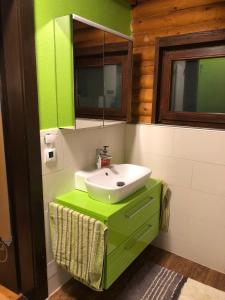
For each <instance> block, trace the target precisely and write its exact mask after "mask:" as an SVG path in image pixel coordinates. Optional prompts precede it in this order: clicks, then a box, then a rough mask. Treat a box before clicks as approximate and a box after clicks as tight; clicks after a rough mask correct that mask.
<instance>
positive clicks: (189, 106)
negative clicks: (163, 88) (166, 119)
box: [170, 57, 225, 113]
mask: <svg viewBox="0 0 225 300" xmlns="http://www.w3.org/2000/svg"><path fill="white" fill-rule="evenodd" d="M224 78H225V57H211V58H201V59H190V60H175V61H173V64H172V87H171V101H170V103H171V104H170V111H175V112H201V113H225V101H224V99H225V80H224Z"/></svg>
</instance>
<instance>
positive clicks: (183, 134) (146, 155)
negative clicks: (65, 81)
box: [125, 125, 225, 273]
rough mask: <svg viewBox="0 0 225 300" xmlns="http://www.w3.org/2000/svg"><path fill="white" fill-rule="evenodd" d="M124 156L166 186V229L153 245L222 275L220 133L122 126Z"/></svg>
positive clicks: (224, 159)
mask: <svg viewBox="0 0 225 300" xmlns="http://www.w3.org/2000/svg"><path fill="white" fill-rule="evenodd" d="M125 157H126V162H129V163H134V164H141V165H145V166H148V167H150V168H151V169H152V171H153V173H152V176H153V177H155V178H161V179H163V180H164V181H165V182H167V183H168V184H169V186H170V188H171V191H172V198H171V219H170V229H169V232H168V233H162V234H160V236H159V238H158V239H157V240H156V242H155V244H156V245H158V246H159V247H161V248H164V249H166V250H169V251H171V252H173V253H176V254H178V255H180V256H183V257H186V258H188V259H190V260H192V261H195V262H198V263H200V264H202V265H205V266H207V267H209V268H212V269H215V270H218V271H221V272H223V273H225V132H224V131H219V130H206V129H195V128H193V129H192V128H182V127H172V126H160V125H127V126H126V155H125Z"/></svg>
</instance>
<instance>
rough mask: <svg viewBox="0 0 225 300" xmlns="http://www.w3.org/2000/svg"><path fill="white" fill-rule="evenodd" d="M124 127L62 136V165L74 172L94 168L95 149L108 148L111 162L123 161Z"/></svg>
mask: <svg viewBox="0 0 225 300" xmlns="http://www.w3.org/2000/svg"><path fill="white" fill-rule="evenodd" d="M124 137H125V125H124V124H120V125H117V126H113V127H105V128H98V129H90V130H78V131H75V132H73V133H71V134H66V135H63V136H62V138H63V147H64V164H65V167H69V166H70V167H71V166H73V167H74V169H75V170H80V169H85V168H88V167H93V168H95V167H96V166H95V159H96V149H97V148H102V146H103V145H108V146H109V152H110V153H111V155H112V162H114V163H121V162H123V161H124V147H125V139H124Z"/></svg>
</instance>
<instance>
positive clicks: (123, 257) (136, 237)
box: [105, 212, 159, 289]
mask: <svg viewBox="0 0 225 300" xmlns="http://www.w3.org/2000/svg"><path fill="white" fill-rule="evenodd" d="M158 233H159V212H157V213H156V214H155V215H154V216H152V217H151V218H150V219H149V221H147V222H146V223H144V224H143V225H142V226H141V227H139V228H138V229H137V230H136V231H135V232H134V233H133V234H132V235H131V236H130V237H129V238H128V239H127V240H126V241H125V242H123V243H122V244H121V245H120V246H119V247H118V248H117V249H115V250H114V251H113V252H112V253H111V254H109V255H108V256H107V258H106V270H105V289H107V288H109V287H110V285H111V284H112V283H113V282H114V281H115V280H116V279H117V278H118V277H119V276H120V275H121V274H122V273H123V271H124V270H126V268H127V267H128V266H129V265H130V264H131V263H132V261H134V260H135V258H136V257H137V256H138V255H139V254H140V253H141V252H142V251H143V250H144V249H145V247H146V246H147V245H149V244H150V243H151V241H152V240H153V239H154V238H155V237H156V236H157V235H158Z"/></svg>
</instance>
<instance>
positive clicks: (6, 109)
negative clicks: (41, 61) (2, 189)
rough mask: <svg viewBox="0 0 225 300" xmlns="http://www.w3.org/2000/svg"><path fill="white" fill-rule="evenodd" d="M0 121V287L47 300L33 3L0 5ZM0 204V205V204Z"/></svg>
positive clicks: (17, 0) (15, 0) (4, 0)
mask: <svg viewBox="0 0 225 300" xmlns="http://www.w3.org/2000/svg"><path fill="white" fill-rule="evenodd" d="M0 22H1V23H0V38H1V50H0V51H1V53H0V68H1V69H0V72H1V83H2V85H1V87H2V88H1V93H2V103H1V104H2V119H3V128H4V141H5V143H4V144H5V156H6V169H7V179H8V191H9V206H10V219H11V230H12V244H11V246H10V247H9V248H8V251H9V252H8V254H9V256H8V260H7V261H6V262H5V263H0V284H3V285H5V286H6V287H9V288H10V289H12V290H14V291H16V292H20V293H22V294H24V295H25V296H27V298H28V299H32V300H36V299H37V300H39V299H40V300H42V299H45V298H46V297H47V275H46V257H45V238H44V236H45V234H44V213H43V197H42V175H41V157H40V137H39V118H38V97H37V81H36V65H35V42H34V7H33V0H1V1H0ZM0 200H1V199H0Z"/></svg>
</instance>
